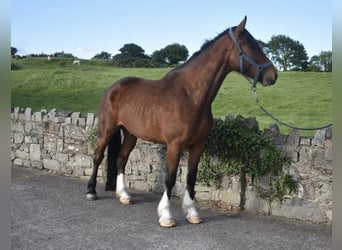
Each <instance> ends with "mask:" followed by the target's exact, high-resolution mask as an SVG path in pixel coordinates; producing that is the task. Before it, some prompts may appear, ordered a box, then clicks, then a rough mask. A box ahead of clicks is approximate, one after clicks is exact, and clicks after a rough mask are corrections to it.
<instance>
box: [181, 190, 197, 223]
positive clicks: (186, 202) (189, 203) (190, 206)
mask: <svg viewBox="0 0 342 250" xmlns="http://www.w3.org/2000/svg"><path fill="white" fill-rule="evenodd" d="M182 208H183V211H184V213H185V215H186V217H187V218H188V217H195V216H198V213H197V210H196V207H195V201H194V200H192V199H191V198H190V195H189V192H188V190H186V191H185V194H184V199H183V205H182Z"/></svg>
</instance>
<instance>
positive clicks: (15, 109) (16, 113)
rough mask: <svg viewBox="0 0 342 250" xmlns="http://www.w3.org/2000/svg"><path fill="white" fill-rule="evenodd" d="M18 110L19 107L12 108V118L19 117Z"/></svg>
mask: <svg viewBox="0 0 342 250" xmlns="http://www.w3.org/2000/svg"><path fill="white" fill-rule="evenodd" d="M19 111H20V108H19V107H15V108H14V110H13V114H14V119H18V118H19Z"/></svg>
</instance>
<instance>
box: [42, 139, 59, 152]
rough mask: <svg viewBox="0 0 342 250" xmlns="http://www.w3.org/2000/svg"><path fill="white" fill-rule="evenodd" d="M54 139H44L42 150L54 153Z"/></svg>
mask: <svg viewBox="0 0 342 250" xmlns="http://www.w3.org/2000/svg"><path fill="white" fill-rule="evenodd" d="M56 146H57V144H56V138H54V137H44V149H46V150H48V151H56Z"/></svg>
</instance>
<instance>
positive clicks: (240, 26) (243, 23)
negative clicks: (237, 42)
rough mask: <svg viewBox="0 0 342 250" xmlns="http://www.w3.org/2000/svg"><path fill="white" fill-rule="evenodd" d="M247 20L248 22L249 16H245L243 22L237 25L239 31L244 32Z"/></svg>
mask: <svg viewBox="0 0 342 250" xmlns="http://www.w3.org/2000/svg"><path fill="white" fill-rule="evenodd" d="M246 22H247V16H245V18H244V19H243V20H242V21H241V23H240V24H239V25H238V26H237V30H238V31H239V32H242V31H244V30H245V26H246Z"/></svg>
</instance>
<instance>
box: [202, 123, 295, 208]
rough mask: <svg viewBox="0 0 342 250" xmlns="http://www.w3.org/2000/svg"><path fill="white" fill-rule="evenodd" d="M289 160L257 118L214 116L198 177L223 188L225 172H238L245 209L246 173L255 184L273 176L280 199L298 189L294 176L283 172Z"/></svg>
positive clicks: (274, 190)
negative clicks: (260, 125)
mask: <svg viewBox="0 0 342 250" xmlns="http://www.w3.org/2000/svg"><path fill="white" fill-rule="evenodd" d="M289 163H290V159H289V158H288V157H286V155H284V153H283V152H282V151H281V150H280V149H279V148H278V147H277V146H276V145H275V144H274V143H273V142H272V140H271V138H270V137H268V136H267V135H265V134H263V133H262V132H261V131H260V130H259V127H258V124H257V122H256V121H255V120H254V122H253V120H251V119H245V118H243V117H242V116H237V117H236V118H235V119H230V120H221V119H215V120H214V126H213V128H212V130H211V133H210V134H209V136H208V138H207V141H206V147H205V151H204V153H203V155H202V157H201V165H200V168H199V171H198V175H197V178H198V180H199V181H200V182H201V183H203V184H206V185H209V186H210V185H215V186H216V187H217V188H220V187H221V182H222V177H223V176H233V175H239V178H240V185H241V201H240V208H242V209H243V206H244V204H245V191H246V187H247V177H250V178H251V180H252V183H253V184H254V180H256V179H260V178H261V177H262V176H267V175H268V176H272V178H270V190H271V193H272V194H271V197H272V198H276V199H278V200H280V201H281V200H282V197H283V196H284V195H285V194H287V193H289V192H293V191H295V188H296V185H295V182H294V181H293V179H292V177H291V176H290V175H288V174H287V175H284V173H283V166H284V165H286V164H289Z"/></svg>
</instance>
